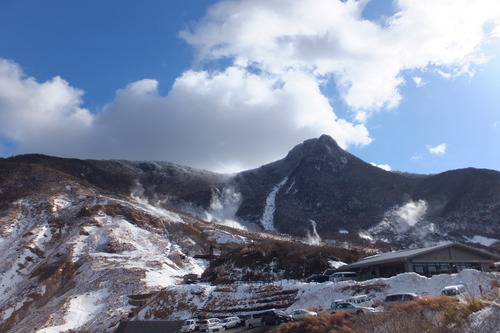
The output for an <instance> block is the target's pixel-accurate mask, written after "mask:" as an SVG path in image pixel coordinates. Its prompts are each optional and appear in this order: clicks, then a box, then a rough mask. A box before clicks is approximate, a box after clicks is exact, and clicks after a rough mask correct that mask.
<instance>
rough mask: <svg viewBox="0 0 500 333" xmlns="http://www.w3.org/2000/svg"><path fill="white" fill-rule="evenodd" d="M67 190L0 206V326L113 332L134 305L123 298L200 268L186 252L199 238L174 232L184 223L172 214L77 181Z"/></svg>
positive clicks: (154, 289)
mask: <svg viewBox="0 0 500 333" xmlns="http://www.w3.org/2000/svg"><path fill="white" fill-rule="evenodd" d="M65 190H66V191H62V192H65V193H61V194H59V195H56V196H53V197H49V198H47V199H36V198H25V199H22V200H18V201H16V202H13V203H12V204H11V205H10V206H9V207H5V209H3V208H2V210H0V214H2V215H0V222H1V223H0V226H1V227H0V236H1V237H0V250H1V252H0V253H1V258H0V260H1V261H0V331H2V332H7V331H8V332H27V331H33V328H34V327H36V328H37V329H36V330H35V331H36V332H47V333H53V332H64V331H67V330H69V329H77V330H82V329H84V330H89V331H100V332H106V331H108V332H112V331H114V328H113V327H114V325H115V326H116V324H117V323H118V321H119V320H120V319H121V318H122V317H127V316H128V315H129V313H130V311H131V310H132V307H131V306H130V304H129V300H130V298H129V297H128V295H134V294H147V293H151V292H158V291H159V290H161V289H162V288H164V287H167V286H171V285H176V284H178V283H180V282H181V281H182V276H184V275H185V274H187V273H195V274H201V273H202V272H203V271H204V270H205V266H206V263H205V262H204V261H202V260H196V259H193V258H192V257H190V256H189V255H187V252H188V251H194V252H197V249H199V247H197V245H196V243H199V241H197V240H192V239H190V236H189V235H188V234H183V233H179V232H178V229H176V225H179V223H180V222H181V223H185V221H183V220H182V219H181V217H179V216H178V215H177V214H175V213H172V212H169V211H165V210H160V209H157V208H156V207H153V206H150V205H148V204H147V203H144V202H137V203H134V202H133V201H125V200H123V199H120V198H113V197H108V196H104V195H98V194H96V193H94V192H93V191H88V190H86V189H82V188H78V187H77V186H69V185H67V186H65ZM201 234H203V231H202V232H201ZM211 235H212V236H213V233H212V234H208V233H207V235H206V236H205V237H210V236H211ZM195 236H196V234H195Z"/></svg>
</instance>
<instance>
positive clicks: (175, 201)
mask: <svg viewBox="0 0 500 333" xmlns="http://www.w3.org/2000/svg"><path fill="white" fill-rule="evenodd" d="M0 164H1V165H2V166H3V168H10V169H12V170H17V172H18V173H22V172H23V171H22V170H23V169H26V168H35V167H37V168H40V172H46V171H49V170H50V171H51V172H60V173H61V174H64V175H65V176H70V177H72V179H74V180H75V181H78V182H80V183H82V184H87V185H89V186H96V187H98V188H100V189H101V190H103V191H107V192H110V193H113V194H116V195H122V196H128V195H130V194H131V193H132V194H135V195H138V196H140V197H142V198H145V199H147V200H148V201H149V202H150V203H153V204H154V205H155V206H157V207H162V208H165V209H175V210H177V211H179V212H184V213H186V214H191V215H193V216H196V217H197V218H199V219H202V220H205V221H209V222H216V223H219V224H224V225H229V226H233V227H237V228H241V229H246V230H253V231H279V232H281V233H285V234H290V235H294V236H299V237H309V238H310V239H312V240H313V241H314V240H318V239H322V240H332V241H335V242H337V243H342V242H348V243H350V244H358V245H363V246H367V245H370V246H374V247H378V248H387V247H389V246H392V247H395V248H398V247H407V246H420V245H423V244H424V243H433V242H437V241H443V240H450V241H451V240H453V241H460V242H465V243H467V242H476V243H480V244H481V245H486V246H490V247H491V246H493V247H496V248H498V249H500V247H499V245H498V240H499V239H500V226H499V223H500V220H499V219H498V216H499V215H500V200H499V199H498V198H499V197H500V172H498V171H494V170H485V169H472V168H469V169H461V170H453V171H448V172H444V173H441V174H436V175H415V174H405V173H401V172H389V171H385V170H382V169H380V168H378V167H375V166H372V165H370V164H368V163H366V162H364V161H362V160H360V159H359V158H357V157H355V156H353V155H352V154H350V153H348V152H346V151H344V150H343V149H341V148H340V147H339V146H338V145H337V143H336V142H335V141H334V140H333V139H332V138H331V137H329V136H322V137H320V138H318V139H311V140H307V141H305V142H303V143H302V144H299V145H297V146H296V147H295V148H293V149H292V150H291V151H290V152H289V154H288V155H287V156H286V157H285V158H284V159H282V160H279V161H276V162H273V163H270V164H267V165H264V166H262V167H260V168H257V169H254V170H248V171H245V172H241V173H238V174H234V175H222V174H216V173H211V172H208V171H204V170H197V169H192V168H189V167H184V166H180V165H175V164H172V163H168V162H129V161H95V160H86V161H83V160H74V159H61V158H55V157H49V156H43V155H24V156H17V157H13V158H9V159H5V160H0ZM5 191H7V192H8V193H7V192H5ZM4 192H5V194H4V195H8V196H12V195H15V192H13V191H11V190H10V189H9V190H4ZM495 244H496V245H495Z"/></svg>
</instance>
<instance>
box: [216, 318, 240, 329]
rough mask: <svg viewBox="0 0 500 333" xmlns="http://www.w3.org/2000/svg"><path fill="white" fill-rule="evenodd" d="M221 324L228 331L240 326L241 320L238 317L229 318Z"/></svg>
mask: <svg viewBox="0 0 500 333" xmlns="http://www.w3.org/2000/svg"><path fill="white" fill-rule="evenodd" d="M219 324H220V325H222V327H224V328H225V329H226V330H227V329H228V328H233V327H237V326H240V324H241V319H240V318H238V317H227V318H224V319H222V320H221V321H220V322H219Z"/></svg>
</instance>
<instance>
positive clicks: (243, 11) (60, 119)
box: [0, 0, 500, 171]
mask: <svg viewBox="0 0 500 333" xmlns="http://www.w3.org/2000/svg"><path fill="white" fill-rule="evenodd" d="M365 4H366V1H352V0H351V1H338V0H308V1H303V0H241V1H223V2H220V3H218V4H216V5H214V6H213V7H211V8H210V9H209V10H208V12H207V14H206V16H205V17H204V18H202V19H201V20H200V21H198V22H197V23H195V24H193V25H192V26H191V27H190V28H189V29H186V30H184V31H182V32H181V33H180V36H181V37H182V38H183V39H184V40H185V41H186V42H187V43H189V44H190V45H192V46H193V47H194V49H195V52H196V60H197V62H196V69H191V70H187V71H185V72H184V73H181V74H180V75H179V77H178V78H177V79H176V80H175V83H174V84H173V86H172V87H171V88H170V90H169V92H168V94H166V95H161V94H160V93H159V92H158V84H159V82H158V81H156V80H151V79H147V78H145V79H144V80H140V81H137V82H131V83H130V84H128V85H127V86H126V87H121V89H119V90H117V92H116V95H115V98H114V100H113V101H112V102H110V103H109V104H107V105H103V106H102V107H100V108H99V110H93V111H92V112H90V111H89V110H87V109H85V108H83V107H82V105H83V103H82V99H83V98H84V97H85V96H84V94H83V92H82V91H81V90H79V89H78V88H76V87H73V86H71V84H70V83H69V82H66V81H65V80H64V79H62V78H59V77H55V78H53V79H51V80H48V81H46V82H37V80H36V79H35V78H30V77H26V76H25V75H24V73H23V71H22V69H21V66H20V65H19V64H16V63H15V62H14V61H10V60H5V59H2V60H0V137H1V138H4V139H7V140H8V141H10V142H12V143H13V147H14V148H12V147H11V148H10V151H11V152H14V153H28V152H41V153H48V154H53V155H59V156H71V157H82V158H123V159H131V160H168V161H172V162H177V163H182V164H187V165H190V166H193V167H200V168H206V169H212V170H219V171H229V170H241V169H245V168H250V167H256V166H259V165H261V164H264V163H267V162H270V161H273V160H276V159H278V158H281V157H283V156H284V155H285V154H286V152H287V151H288V150H289V149H291V148H292V147H293V146H294V145H295V144H297V143H299V142H301V141H303V140H305V139H308V138H311V137H317V136H319V135H321V134H329V135H331V136H332V137H334V138H335V139H336V140H337V141H338V142H339V144H340V145H341V146H343V147H349V146H351V145H358V146H363V145H367V144H369V143H370V142H371V138H370V135H369V133H368V131H367V128H366V127H365V121H366V119H367V118H368V117H371V116H373V114H374V112H376V111H379V110H382V109H385V108H393V107H396V106H398V105H399V103H400V102H401V100H402V98H403V97H402V95H401V91H400V89H401V87H402V85H404V84H405V80H406V79H405V73H407V72H415V71H433V72H435V73H437V74H439V75H442V76H444V77H453V76H456V75H463V74H468V75H471V74H472V73H473V68H474V66H475V65H476V64H480V63H481V62H484V61H486V59H487V58H486V57H485V55H484V54H482V52H481V46H482V45H483V44H484V43H485V41H487V40H489V39H490V38H492V37H497V36H498V32H499V31H500V29H499V28H498V27H499V25H500V24H499V22H500V14H499V13H500V8H499V3H498V2H497V1H496V0H479V1H474V2H472V1H469V0H454V1H433V0H419V1H410V0H399V1H396V2H395V3H394V5H395V12H394V14H393V15H392V16H389V17H386V18H382V19H380V20H378V21H377V22H374V21H368V20H366V19H364V18H363V10H364V6H365ZM214 68H216V69H214ZM329 84H333V85H334V86H336V89H335V91H336V92H338V93H339V96H335V95H331V94H325V91H327V90H328V89H326V88H325V87H328V85H329ZM117 88H120V87H117ZM330 98H336V99H341V100H342V101H343V103H344V105H345V106H346V109H347V110H349V111H351V112H352V113H351V114H349V113H347V114H346V113H345V112H343V113H340V112H338V110H333V109H332V106H331V103H330ZM339 114H342V115H343V116H339ZM0 149H2V147H0ZM3 149H4V152H3V154H6V153H7V149H6V148H3Z"/></svg>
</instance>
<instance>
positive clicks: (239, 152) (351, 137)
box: [0, 61, 371, 171]
mask: <svg viewBox="0 0 500 333" xmlns="http://www.w3.org/2000/svg"><path fill="white" fill-rule="evenodd" d="M9 73H10V74H9ZM0 76H1V78H0V84H2V86H1V87H2V88H3V87H5V89H1V91H2V95H1V96H0V103H2V105H3V106H4V107H2V110H4V111H2V113H1V115H0V116H1V117H2V118H1V119H0V120H2V121H1V124H0V126H1V127H0V128H1V134H2V135H4V136H6V137H10V138H12V139H13V140H16V141H17V142H18V143H19V148H18V152H19V153H26V152H41V153H49V154H55V155H59V156H77V157H85V158H104V159H111V158H117V159H131V160H168V161H172V162H176V163H181V164H186V165H190V166H193V167H199V168H206V169H211V170H219V171H236V170H235V169H237V170H242V169H246V168H251V167H257V166H260V165H262V164H265V163H269V162H271V161H274V160H276V159H279V158H282V157H284V156H285V155H286V153H287V152H288V151H289V150H290V149H291V148H292V147H293V146H294V145H296V144H297V143H300V142H301V141H303V140H306V139H309V138H312V137H319V136H320V135H322V134H329V135H331V136H333V137H335V138H336V139H337V142H338V143H339V144H340V145H341V146H343V147H346V146H347V145H350V144H354V145H364V144H368V143H369V142H370V140H371V139H370V138H369V136H368V131H367V130H366V128H365V127H364V126H363V125H359V124H358V125H355V124H351V123H349V122H347V121H346V120H343V119H339V118H337V117H336V116H335V114H334V113H333V111H332V108H331V106H330V104H329V103H328V100H327V98H326V97H325V96H324V95H322V94H321V92H320V90H319V88H318V86H317V85H316V83H315V81H314V80H312V79H311V78H310V77H309V76H307V75H305V74H303V73H300V72H298V73H296V72H290V73H287V74H286V75H285V76H283V78H284V79H283V80H282V79H281V78H277V77H275V76H263V75H256V74H252V73H249V72H248V71H246V70H243V69H241V68H237V67H229V68H227V69H226V70H224V71H222V72H212V73H209V72H206V71H187V72H185V73H184V74H183V75H182V76H180V77H179V78H177V80H176V82H175V83H174V85H173V87H172V89H171V91H170V92H169V94H168V95H167V96H160V95H159V93H158V90H157V86H158V82H157V81H155V80H141V81H137V82H133V83H131V84H129V85H127V87H125V88H124V89H121V90H118V91H117V93H116V98H115V99H114V101H112V102H111V103H109V104H107V105H105V106H104V107H103V108H102V110H101V111H100V112H99V113H98V114H91V113H89V112H88V111H87V110H85V109H81V108H79V107H78V106H79V105H80V103H81V101H80V97H81V95H82V92H81V91H79V90H77V89H75V88H72V87H70V86H69V85H68V84H67V83H66V82H65V81H63V80H62V79H60V78H55V79H53V80H51V81H47V82H44V83H36V82H35V81H34V79H32V78H25V77H24V76H23V74H22V72H21V70H20V68H19V66H18V65H16V64H15V63H12V62H10V61H3V62H2V63H0ZM62 125H63V126H62Z"/></svg>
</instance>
